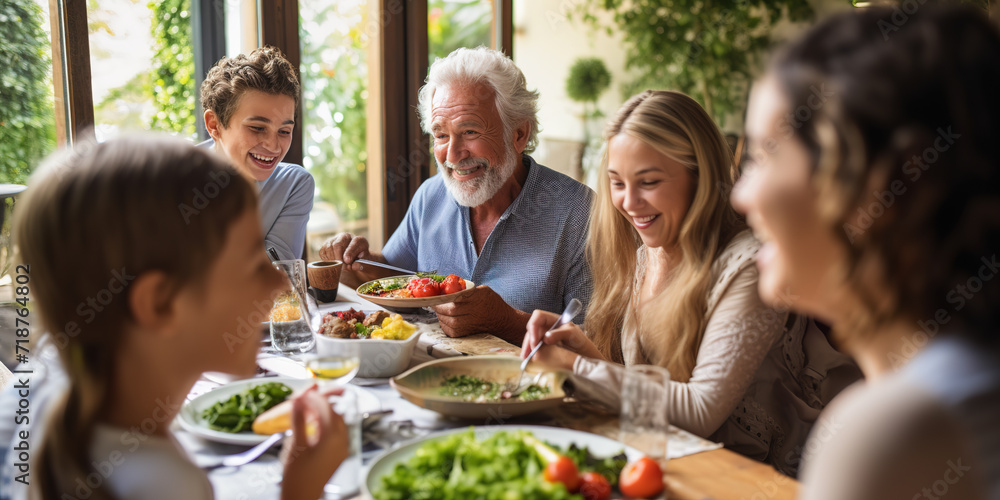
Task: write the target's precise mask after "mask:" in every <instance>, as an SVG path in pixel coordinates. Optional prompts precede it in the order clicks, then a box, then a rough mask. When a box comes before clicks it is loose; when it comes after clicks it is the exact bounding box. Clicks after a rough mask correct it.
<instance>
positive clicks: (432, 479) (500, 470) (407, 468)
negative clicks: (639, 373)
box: [373, 429, 626, 500]
mask: <svg viewBox="0 0 1000 500" xmlns="http://www.w3.org/2000/svg"><path fill="white" fill-rule="evenodd" d="M526 436H531V433H530V432H527V431H509V432H507V431H500V432H497V433H495V434H493V435H491V436H489V437H487V438H485V439H483V440H481V441H480V440H477V439H476V436H475V433H474V431H473V430H472V429H470V430H468V431H466V432H459V433H455V434H451V435H448V436H445V437H443V438H441V439H437V440H432V441H428V442H427V443H425V444H424V445H423V446H421V447H420V448H418V449H417V451H416V453H415V454H414V455H413V457H411V458H410V459H409V460H407V461H406V462H403V463H400V464H396V467H395V468H394V469H393V471H392V473H390V474H386V475H384V476H382V477H381V478H380V484H379V487H377V488H376V490H375V491H374V492H373V495H374V497H375V499H376V500H402V499H414V500H438V499H440V500H459V499H462V500H464V499H469V498H481V499H486V500H494V499H496V500H533V499H539V500H541V499H553V500H558V499H582V498H583V497H582V496H581V495H577V494H571V493H569V492H568V491H567V490H566V487H565V486H563V484H562V483H558V482H552V483H550V482H547V481H546V480H545V479H544V478H543V471H544V468H545V465H544V460H543V458H542V457H541V456H539V454H538V453H537V451H536V449H535V448H533V447H532V446H531V445H529V444H528V443H527V442H526V440H525V439H524V438H525V437H526ZM560 452H561V453H562V454H564V455H566V456H569V457H570V458H571V459H573V461H574V462H576V463H577V466H578V467H579V469H580V471H581V473H582V472H584V471H594V472H598V473H600V474H602V475H604V476H605V477H606V478H607V479H608V480H609V481H610V482H611V484H612V485H614V484H616V483H617V479H618V475H619V474H620V473H621V470H622V468H624V467H625V463H626V458H625V454H624V452H622V453H620V454H619V455H616V456H614V457H608V458H596V457H592V456H590V454H589V453H588V452H587V450H586V449H585V448H575V447H573V448H571V449H569V450H560Z"/></svg>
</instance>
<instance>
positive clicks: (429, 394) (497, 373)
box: [389, 355, 567, 419]
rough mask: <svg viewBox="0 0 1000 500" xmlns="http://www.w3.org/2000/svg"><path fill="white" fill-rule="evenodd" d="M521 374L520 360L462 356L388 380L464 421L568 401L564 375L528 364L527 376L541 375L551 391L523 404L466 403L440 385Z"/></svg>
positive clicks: (424, 403) (411, 396) (413, 399)
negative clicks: (452, 380) (463, 377)
mask: <svg viewBox="0 0 1000 500" xmlns="http://www.w3.org/2000/svg"><path fill="white" fill-rule="evenodd" d="M520 373H521V360H520V358H516V357H513V356H500V355H485V356H462V357H456V358H446V359H437V360H434V361H428V362H426V363H423V364H421V365H419V366H415V367H413V368H411V369H410V370H409V371H407V372H406V373H403V374H402V375H399V376H396V377H393V378H392V379H390V380H389V385H391V386H392V387H393V388H394V389H396V391H398V392H399V394H400V395H402V396H403V397H404V398H405V399H407V400H408V401H410V402H411V403H413V404H415V405H417V406H420V407H422V408H426V409H428V410H433V411H436V412H438V413H441V414H442V415H448V416H452V417H458V418H464V419H491V418H496V417H497V416H503V417H518V416H521V415H527V414H529V413H534V412H537V411H542V410H546V409H549V408H553V407H556V406H559V405H560V404H562V403H563V400H564V399H566V397H567V396H566V392H565V391H564V390H563V382H565V381H566V377H567V374H566V373H565V372H558V371H547V370H541V369H540V368H539V366H538V365H533V364H529V365H528V369H527V370H526V371H525V377H526V378H527V377H534V376H535V374H537V373H542V376H541V378H540V380H539V385H541V386H543V387H548V388H549V393H548V394H547V395H545V396H544V397H542V398H540V399H535V400H529V401H521V400H519V399H507V400H500V401H483V402H476V401H464V400H462V399H460V398H456V397H454V396H446V395H442V394H441V383H442V382H443V381H444V380H445V379H446V378H448V377H451V376H454V375H468V376H471V377H476V378H480V379H483V380H488V381H493V382H499V383H501V384H502V383H504V382H506V381H507V380H511V379H513V378H515V377H518V376H519V375H520Z"/></svg>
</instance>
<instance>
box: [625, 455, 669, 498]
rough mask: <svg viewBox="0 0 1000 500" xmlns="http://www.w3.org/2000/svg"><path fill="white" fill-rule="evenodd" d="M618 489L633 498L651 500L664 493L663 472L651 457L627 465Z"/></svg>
mask: <svg viewBox="0 0 1000 500" xmlns="http://www.w3.org/2000/svg"><path fill="white" fill-rule="evenodd" d="M618 488H619V489H620V490H622V493H624V494H625V495H627V496H630V497H633V498H651V497H654V496H656V495H657V494H659V493H660V492H661V491H663V470H661V469H660V464H658V463H656V460H653V459H652V458H649V457H642V458H640V459H639V460H636V461H635V462H632V463H630V464H627V465H626V466H625V468H624V469H622V474H621V476H620V477H619V478H618Z"/></svg>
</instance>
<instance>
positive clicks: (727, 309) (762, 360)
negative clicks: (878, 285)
mask: <svg viewBox="0 0 1000 500" xmlns="http://www.w3.org/2000/svg"><path fill="white" fill-rule="evenodd" d="M605 138H606V140H607V151H606V154H605V157H604V161H603V163H602V165H601V172H600V174H599V177H598V178H599V180H598V190H597V199H596V200H595V202H594V206H593V209H592V211H591V219H590V233H589V235H588V241H587V258H588V260H589V264H590V266H591V269H592V270H593V272H594V295H593V296H592V298H591V306H590V309H589V310H588V311H587V316H586V319H585V326H586V330H587V333H586V334H584V332H583V330H581V329H580V327H578V326H576V325H568V326H565V327H562V328H560V329H557V330H555V331H553V332H550V333H549V334H548V335H545V333H544V332H545V331H546V330H547V329H548V328H549V327H550V326H551V325H552V324H553V323H554V322H555V318H556V317H555V315H553V314H551V313H546V312H544V311H536V312H535V313H534V315H533V316H532V318H531V320H530V321H529V323H528V330H527V335H526V337H525V341H524V347H525V348H526V349H525V351H524V352H527V348H532V347H534V346H535V345H536V344H537V343H538V342H539V341H540V340H543V339H544V342H545V343H546V344H552V346H547V347H545V348H543V349H542V350H541V351H540V353H539V356H540V358H539V359H540V360H541V361H543V362H546V363H548V364H551V365H555V366H557V367H561V368H564V369H567V370H569V369H572V370H573V373H574V375H575V377H574V379H575V382H576V386H577V389H578V392H579V393H580V394H582V395H583V396H584V397H587V398H590V399H595V400H598V401H601V402H604V403H606V404H608V405H609V406H611V407H612V408H617V407H618V405H619V394H620V392H621V391H620V388H621V381H622V375H623V369H622V368H623V367H622V364H623V363H624V364H625V365H631V364H655V365H660V366H663V367H666V368H667V369H668V370H669V371H670V374H671V379H672V382H671V384H670V387H669V389H668V390H669V391H670V396H669V401H668V406H667V408H665V409H664V411H666V412H667V413H668V417H669V420H670V422H671V423H672V424H674V425H677V426H678V427H681V428H684V429H686V430H688V431H690V432H692V433H694V434H697V435H699V436H703V437H708V438H710V439H714V440H717V441H722V442H723V443H725V444H726V445H727V446H729V447H731V448H733V449H735V450H737V451H739V452H742V453H744V454H747V455H748V456H751V457H754V458H757V459H760V460H766V461H768V462H770V463H773V464H775V465H776V466H777V467H778V468H779V469H781V470H783V471H786V472H789V473H794V471H795V469H796V465H797V463H798V459H799V456H800V453H799V450H796V447H797V446H799V445H801V444H802V443H803V442H804V441H805V438H806V434H807V433H808V431H809V428H810V427H811V423H812V422H813V421H814V420H815V418H816V417H817V415H818V413H819V411H820V410H821V409H822V408H823V406H824V405H825V403H826V402H827V401H828V400H829V399H831V398H832V396H833V394H835V393H836V392H837V391H838V390H839V388H840V387H841V386H842V385H844V383H846V382H844V381H842V380H841V379H843V380H854V378H855V377H856V371H855V370H854V369H853V367H850V366H849V362H848V361H847V360H846V358H845V357H844V356H842V355H840V354H839V353H837V352H836V351H834V350H833V349H832V348H830V347H829V344H828V343H827V342H826V339H825V338H824V337H823V334H822V333H821V332H820V331H819V330H817V329H816V328H808V327H809V326H810V325H812V323H811V322H809V321H807V320H806V319H805V318H802V317H797V316H789V315H788V314H787V313H786V312H781V311H779V310H776V309H773V308H771V307H768V306H767V305H765V304H764V303H762V302H761V299H760V297H759V296H758V294H757V269H756V267H755V266H754V261H755V256H756V253H757V250H758V247H759V245H758V243H757V241H756V240H755V239H754V238H753V236H752V235H751V234H750V232H749V231H747V230H746V226H745V224H744V223H743V221H742V220H741V219H740V218H739V217H738V216H737V214H736V212H735V211H734V210H733V209H732V207H731V206H730V205H729V202H728V193H729V189H728V188H729V187H730V186H732V183H733V181H734V177H735V175H734V169H733V158H732V155H731V153H730V151H729V148H728V146H727V145H726V142H725V140H724V139H723V136H722V134H721V133H720V132H719V130H718V128H717V127H716V126H715V124H714V123H713V122H712V120H711V118H710V117H709V116H708V114H707V113H706V112H705V111H704V110H703V109H702V108H701V106H699V105H698V103H696V102H695V101H694V100H693V99H691V98H690V97H688V96H686V95H684V94H681V93H678V92H669V91H646V92H643V93H641V94H639V95H637V96H634V97H633V98H632V99H630V100H629V101H628V102H626V103H625V104H624V105H623V106H622V108H621V110H619V112H618V114H617V116H616V117H615V118H614V119H613V120H612V121H611V123H610V124H609V127H608V130H607V133H606V137H605ZM806 343H808V344H809V345H810V346H811V347H816V348H815V349H811V352H809V353H808V354H807V353H806V352H805V350H804V344H806ZM844 365H848V366H847V367H846V369H844ZM831 371H834V373H829V372H831ZM828 374H829V375H830V376H828ZM831 386H835V387H831Z"/></svg>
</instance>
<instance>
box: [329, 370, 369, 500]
mask: <svg viewBox="0 0 1000 500" xmlns="http://www.w3.org/2000/svg"><path fill="white" fill-rule="evenodd" d="M354 371H355V372H357V369H355V370H354ZM355 391H356V389H354V388H353V387H345V388H344V393H343V394H342V395H340V396H330V398H329V399H330V404H332V405H333V411H335V412H337V413H338V414H339V415H340V417H341V418H343V419H344V423H345V424H347V435H348V442H349V444H348V447H349V448H348V454H347V458H345V459H344V462H343V463H341V464H340V467H337V472H334V473H333V477H331V478H330V481H328V482H327V483H326V486H325V487H324V488H323V493H324V497H323V498H325V499H344V498H352V497H354V495H356V494H357V492H358V490H359V489H360V488H361V470H362V467H361V411H360V410H359V409H358V396H357V394H356V392H355Z"/></svg>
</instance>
